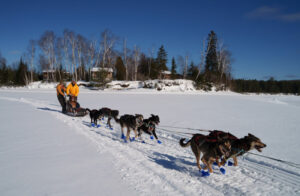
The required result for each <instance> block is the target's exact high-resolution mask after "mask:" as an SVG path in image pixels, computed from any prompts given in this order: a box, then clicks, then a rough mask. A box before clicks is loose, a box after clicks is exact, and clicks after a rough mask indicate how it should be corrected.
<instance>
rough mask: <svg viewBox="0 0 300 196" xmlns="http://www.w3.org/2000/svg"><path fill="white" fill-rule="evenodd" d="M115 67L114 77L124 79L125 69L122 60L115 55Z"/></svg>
mask: <svg viewBox="0 0 300 196" xmlns="http://www.w3.org/2000/svg"><path fill="white" fill-rule="evenodd" d="M115 67H116V79H117V80H125V79H126V69H125V66H124V63H123V60H122V58H121V57H120V56H118V57H117V60H116V65H115Z"/></svg>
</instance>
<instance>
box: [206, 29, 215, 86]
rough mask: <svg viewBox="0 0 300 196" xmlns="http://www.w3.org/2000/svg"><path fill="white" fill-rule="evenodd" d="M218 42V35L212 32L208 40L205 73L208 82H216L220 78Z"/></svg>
mask: <svg viewBox="0 0 300 196" xmlns="http://www.w3.org/2000/svg"><path fill="white" fill-rule="evenodd" d="M217 42H218V40H217V35H216V34H215V32H214V31H211V32H210V34H209V35H208V39H207V50H206V53H207V55H206V59H205V71H204V74H205V78H206V80H207V82H216V81H217V78H218V59H217Z"/></svg>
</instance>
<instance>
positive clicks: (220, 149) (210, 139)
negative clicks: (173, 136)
mask: <svg viewBox="0 0 300 196" xmlns="http://www.w3.org/2000/svg"><path fill="white" fill-rule="evenodd" d="M86 111H88V112H89V115H90V118H91V123H94V124H95V125H96V126H97V121H98V119H102V118H103V117H107V125H108V126H109V127H110V128H111V129H112V126H111V123H110V121H111V119H112V118H113V119H114V120H115V122H116V123H118V124H120V126H121V138H122V139H124V142H127V141H128V140H130V141H134V140H136V139H137V138H138V137H140V139H141V140H142V137H141V135H142V133H143V132H144V133H147V134H149V135H151V138H152V139H153V136H154V137H155V138H156V140H157V142H158V143H161V141H160V140H158V137H157V135H156V132H155V128H156V125H158V124H159V122H160V121H159V116H158V115H154V114H151V117H149V118H147V119H144V117H143V115H141V114H135V115H130V114H125V115H123V116H121V117H120V118H118V115H119V111H118V110H112V109H110V108H101V109H100V110H95V109H94V110H90V109H88V108H87V109H86ZM124 128H127V133H126V137H125V135H124ZM131 131H133V132H134V134H135V137H133V138H130V132H131ZM152 135H153V136H152ZM184 140H185V138H182V139H181V140H180V141H179V144H180V146H181V147H188V146H191V149H192V152H193V153H194V155H195V158H196V162H197V166H198V168H199V170H200V171H202V172H203V171H204V170H206V169H208V171H209V173H212V172H213V169H212V164H213V163H214V162H215V163H216V164H217V165H218V166H219V167H220V168H221V166H222V165H224V164H225V163H226V161H227V160H228V159H229V158H233V161H234V166H237V165H238V162H237V157H238V156H241V155H243V154H245V153H246V152H248V151H250V150H253V149H256V150H257V151H259V152H261V151H262V150H261V149H262V148H264V147H266V144H264V143H263V142H262V141H261V140H260V139H259V138H257V137H256V136H254V135H252V134H250V133H249V134H248V135H247V136H245V137H243V138H237V137H235V136H234V135H232V134H231V133H227V132H223V131H219V130H213V131H210V133H209V135H202V134H194V135H193V137H192V138H191V139H190V140H189V141H188V142H187V143H184ZM142 142H143V143H144V141H143V140H142ZM201 154H202V158H201V161H202V163H203V164H204V165H205V167H204V168H202V167H201V166H200V155H201ZM202 169H204V170H202ZM209 173H206V175H209Z"/></svg>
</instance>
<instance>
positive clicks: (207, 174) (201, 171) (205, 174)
mask: <svg viewBox="0 0 300 196" xmlns="http://www.w3.org/2000/svg"><path fill="white" fill-rule="evenodd" d="M199 172H200V173H201V176H202V177H206V176H209V175H210V173H209V172H206V171H204V170H199Z"/></svg>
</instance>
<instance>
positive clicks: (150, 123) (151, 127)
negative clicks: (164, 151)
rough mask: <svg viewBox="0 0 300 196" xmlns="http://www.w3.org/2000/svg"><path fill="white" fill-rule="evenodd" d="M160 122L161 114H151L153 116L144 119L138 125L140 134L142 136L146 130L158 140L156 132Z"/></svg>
mask: <svg viewBox="0 0 300 196" xmlns="http://www.w3.org/2000/svg"><path fill="white" fill-rule="evenodd" d="M159 123H160V121H159V116H158V115H154V114H151V117H149V118H147V119H144V120H143V124H142V125H141V126H140V127H138V136H139V137H141V136H142V133H143V132H145V133H147V134H149V135H153V136H154V137H155V139H156V140H158V137H157V135H156V132H155V126H156V125H158V124H159Z"/></svg>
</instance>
